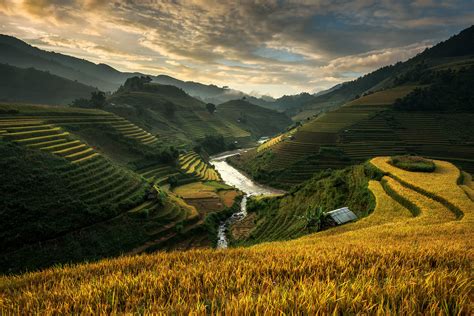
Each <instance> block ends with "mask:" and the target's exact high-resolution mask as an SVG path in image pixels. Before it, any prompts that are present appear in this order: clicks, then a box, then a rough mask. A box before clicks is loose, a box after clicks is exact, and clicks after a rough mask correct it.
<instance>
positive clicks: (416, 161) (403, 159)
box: [390, 156, 436, 172]
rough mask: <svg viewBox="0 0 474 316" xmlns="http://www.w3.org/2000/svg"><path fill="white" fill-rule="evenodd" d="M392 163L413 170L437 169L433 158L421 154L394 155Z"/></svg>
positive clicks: (426, 170)
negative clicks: (420, 155)
mask: <svg viewBox="0 0 474 316" xmlns="http://www.w3.org/2000/svg"><path fill="white" fill-rule="evenodd" d="M390 164H391V165H393V166H395V167H398V168H400V169H403V170H407V171H413V172H433V171H434V170H435V169H436V165H435V164H434V162H433V161H432V160H429V159H426V158H423V157H419V156H393V157H391V159H390Z"/></svg>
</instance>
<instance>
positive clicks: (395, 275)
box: [0, 157, 474, 315]
mask: <svg viewBox="0 0 474 316" xmlns="http://www.w3.org/2000/svg"><path fill="white" fill-rule="evenodd" d="M386 162H387V157H381V158H377V159H374V160H372V164H373V165H375V166H377V167H378V168H380V169H382V170H384V171H385V172H388V174H387V175H386V176H385V178H386V180H385V182H384V183H383V186H382V183H380V182H377V181H371V182H370V183H369V188H370V190H371V191H372V192H373V193H374V195H375V197H376V208H375V210H374V212H373V213H372V214H371V215H370V216H368V217H366V218H364V219H361V220H359V221H357V222H355V223H352V224H347V225H344V226H340V227H336V228H334V229H329V230H326V231H323V232H320V233H315V234H312V235H308V236H306V237H303V238H300V239H297V240H293V241H286V242H273V243H265V244H260V245H257V246H253V247H251V248H235V249H228V250H211V249H208V250H191V251H186V252H170V253H155V254H149V255H141V256H133V257H121V258H117V259H110V260H103V261H100V262H97V263H90V264H81V265H75V266H65V267H55V268H51V269H47V270H44V271H41V272H34V273H27V274H23V275H18V276H3V277H1V278H0V310H1V311H2V314H9V313H28V314H29V313H40V314H54V313H68V314H70V313H85V314H99V313H128V312H129V313H157V314H160V313H164V314H173V313H177V314H182V313H186V314H187V313H194V314H205V313H218V312H222V313H229V314H239V315H245V314H280V313H303V314H316V313H323V314H326V313H341V312H345V313H348V314H352V313H357V312H359V313H366V314H380V315H382V314H383V315H386V314H407V315H408V314H410V315H411V314H433V315H434V314H436V315H438V314H450V315H451V314H452V315H469V314H472V313H473V312H474V303H473V300H474V297H473V295H474V293H473V269H472V268H473V267H472V262H473V259H474V251H473V246H472V240H473V239H474V227H473V222H472V218H473V217H472V212H473V209H474V208H473V206H474V203H473V202H472V201H471V200H470V199H469V197H468V196H467V195H466V194H465V193H464V191H462V189H461V190H458V189H459V186H458V185H457V183H456V181H457V177H456V174H459V170H457V169H456V168H455V167H454V166H453V165H451V164H449V163H445V162H441V161H435V163H436V165H437V169H436V171H435V172H433V173H426V174H420V173H413V172H409V173H405V172H402V171H401V170H398V169H396V168H395V167H393V168H392V166H391V165H388V164H387V163H386ZM441 179H442V180H441ZM403 183H410V184H413V185H414V186H416V188H417V190H418V191H416V190H414V189H413V188H407V186H406V185H404V184H403ZM387 186H388V187H390V190H386V189H385V188H387ZM440 186H442V188H443V189H441V187H440ZM448 191H449V192H448ZM420 192H422V193H420ZM461 193H463V194H461ZM397 194H398V196H402V197H403V198H405V199H408V200H410V199H413V198H415V199H416V198H417V197H421V198H422V199H423V201H422V203H421V204H420V207H419V209H420V213H419V214H418V215H417V216H414V215H413V213H412V212H410V210H408V209H407V208H406V207H405V206H402V205H401V204H399V203H398V202H397V201H395V199H394V198H393V197H394V196H397ZM433 197H434V198H435V199H439V201H444V202H439V201H436V200H435V199H432V198H433ZM446 201H447V202H448V203H450V204H449V205H455V206H456V207H459V208H461V207H462V209H461V211H462V216H459V215H457V214H456V213H455V212H454V211H453V210H452V209H450V208H449V207H447V206H446V205H447V204H446V203H445V202H446ZM410 202H411V203H413V204H414V203H417V201H412V200H410ZM430 203H432V204H431V205H432V206H436V207H435V208H430V207H429V205H430ZM438 204H439V205H438ZM435 212H437V213H436V214H435Z"/></svg>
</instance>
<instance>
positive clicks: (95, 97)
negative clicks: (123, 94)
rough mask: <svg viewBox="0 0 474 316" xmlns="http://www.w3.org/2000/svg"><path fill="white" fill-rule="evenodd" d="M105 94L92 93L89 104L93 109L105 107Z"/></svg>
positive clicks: (99, 92) (100, 92)
mask: <svg viewBox="0 0 474 316" xmlns="http://www.w3.org/2000/svg"><path fill="white" fill-rule="evenodd" d="M105 101H106V98H105V93H104V92H102V91H97V92H92V94H91V104H92V106H93V107H95V108H98V109H102V108H103V107H104V106H105Z"/></svg>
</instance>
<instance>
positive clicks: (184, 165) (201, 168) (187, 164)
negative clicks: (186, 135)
mask: <svg viewBox="0 0 474 316" xmlns="http://www.w3.org/2000/svg"><path fill="white" fill-rule="evenodd" d="M179 164H180V168H181V170H183V171H184V172H185V173H186V174H190V175H193V176H195V177H197V178H198V179H200V180H204V181H220V180H221V178H220V176H219V173H218V172H217V171H216V170H214V168H213V167H212V166H211V165H209V164H208V163H206V162H205V161H203V160H202V159H201V157H199V155H198V154H196V153H195V152H193V151H191V152H189V153H187V154H182V155H180V156H179Z"/></svg>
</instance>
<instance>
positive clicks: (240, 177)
mask: <svg viewBox="0 0 474 316" xmlns="http://www.w3.org/2000/svg"><path fill="white" fill-rule="evenodd" d="M246 150H248V149H239V150H234V151H229V152H225V153H222V154H219V155H216V156H213V157H211V159H210V163H211V165H213V166H214V167H215V168H216V170H217V171H219V173H220V175H221V178H222V181H224V182H225V183H226V184H228V185H230V186H233V187H235V188H237V189H239V190H240V191H242V192H243V193H244V196H243V198H242V202H241V204H240V211H239V212H237V213H234V214H232V216H231V217H229V218H228V219H227V220H226V221H224V222H222V223H221V224H220V225H219V229H218V233H217V248H227V245H228V241H227V236H226V231H227V229H228V227H229V225H231V224H232V223H234V222H237V221H240V220H242V219H244V218H245V216H247V197H249V196H252V195H273V194H281V193H284V191H281V190H277V189H273V188H270V187H267V186H264V185H261V184H258V183H256V182H255V181H253V180H251V179H250V178H249V177H247V176H246V175H245V174H243V173H242V172H240V171H239V170H237V169H236V168H234V167H232V166H231V165H229V164H228V163H227V162H226V161H225V160H226V158H228V157H231V156H235V155H238V154H240V153H242V152H245V151H246Z"/></svg>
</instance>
